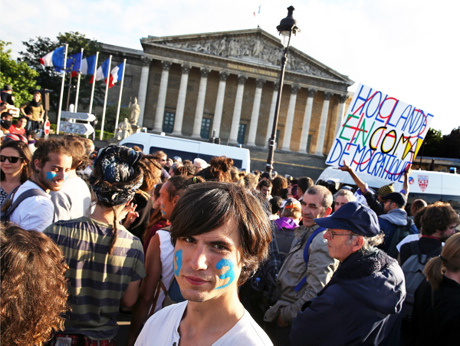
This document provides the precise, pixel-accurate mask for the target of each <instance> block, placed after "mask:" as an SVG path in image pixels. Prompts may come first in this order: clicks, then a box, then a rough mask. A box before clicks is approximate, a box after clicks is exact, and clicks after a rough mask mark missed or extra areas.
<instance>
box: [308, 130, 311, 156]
mask: <svg viewBox="0 0 460 346" xmlns="http://www.w3.org/2000/svg"><path fill="white" fill-rule="evenodd" d="M310 143H311V135H308V139H307V154H310Z"/></svg>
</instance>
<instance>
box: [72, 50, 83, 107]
mask: <svg viewBox="0 0 460 346" xmlns="http://www.w3.org/2000/svg"><path fill="white" fill-rule="evenodd" d="M82 61H83V48H82V49H81V56H80V68H79V69H78V79H77V92H76V94H75V108H74V109H75V113H77V112H78V95H79V94H80V79H81V63H82Z"/></svg>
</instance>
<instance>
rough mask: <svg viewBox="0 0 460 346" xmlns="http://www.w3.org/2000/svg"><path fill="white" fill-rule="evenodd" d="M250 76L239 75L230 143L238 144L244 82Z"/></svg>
mask: <svg viewBox="0 0 460 346" xmlns="http://www.w3.org/2000/svg"><path fill="white" fill-rule="evenodd" d="M247 79H248V77H246V76H244V75H239V76H238V89H237V90H236V98H235V107H234V108H233V118H232V128H231V129H230V137H229V139H228V142H229V143H230V144H238V128H239V125H240V119H241V106H242V104H243V94H244V83H246V80H247Z"/></svg>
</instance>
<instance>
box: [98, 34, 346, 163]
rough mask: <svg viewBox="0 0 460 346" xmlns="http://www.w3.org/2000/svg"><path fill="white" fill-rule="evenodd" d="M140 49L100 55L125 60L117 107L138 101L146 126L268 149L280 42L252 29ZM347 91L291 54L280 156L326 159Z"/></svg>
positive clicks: (108, 49)
mask: <svg viewBox="0 0 460 346" xmlns="http://www.w3.org/2000/svg"><path fill="white" fill-rule="evenodd" d="M141 44H142V47H143V50H134V49H128V48H123V47H117V46H113V45H108V44H103V52H104V53H109V54H112V55H113V56H114V57H113V59H114V61H115V63H117V62H118V61H121V60H122V59H123V58H126V59H127V69H126V73H125V86H124V88H123V99H122V104H123V106H127V105H128V103H129V99H130V97H131V96H137V98H138V102H139V106H140V109H141V114H140V118H139V123H140V124H141V125H142V126H143V127H146V128H147V129H148V130H149V131H151V132H154V133H160V132H166V133H170V134H172V135H176V136H183V137H191V138H196V139H200V138H201V139H208V138H210V137H211V136H213V135H214V136H215V137H219V138H220V139H221V143H224V144H226V143H228V144H230V145H238V144H242V145H243V146H246V147H251V146H252V147H254V146H257V147H267V144H268V138H269V137H270V135H271V132H272V126H273V118H274V113H275V104H276V99H277V97H278V92H279V85H278V81H279V74H280V64H281V55H282V51H283V47H282V45H281V42H280V41H279V39H278V38H277V37H274V36H272V35H270V34H269V33H267V32H265V31H264V30H262V29H260V28H257V29H250V30H239V31H228V32H215V33H206V34H193V35H180V36H167V37H154V36H149V37H147V38H142V39H141ZM352 84H353V81H351V80H350V79H349V78H348V77H347V76H345V75H342V74H340V73H338V72H337V71H334V70H333V69H331V68H329V67H327V66H326V65H324V64H322V63H321V62H319V61H317V60H315V59H313V58H312V57H310V56H308V55H307V54H305V53H303V52H301V51H299V50H298V49H296V48H294V47H290V49H289V53H288V61H287V65H286V74H285V80H284V87H283V89H282V98H281V107H280V115H279V124H278V130H277V139H278V140H277V149H278V150H284V151H293V152H301V153H309V154H314V155H323V154H327V152H328V150H329V148H330V147H331V145H332V142H333V140H334V138H335V136H336V131H337V129H338V125H339V124H340V122H341V119H342V115H343V113H344V108H345V101H346V100H347V89H348V87H349V86H350V85H352ZM115 94H116V93H113V95H114V96H113V97H112V98H113V100H112V101H113V102H116V100H115ZM109 100H110V98H109Z"/></svg>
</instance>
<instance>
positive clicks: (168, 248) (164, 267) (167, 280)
mask: <svg viewBox="0 0 460 346" xmlns="http://www.w3.org/2000/svg"><path fill="white" fill-rule="evenodd" d="M156 234H158V237H159V238H160V260H161V281H162V282H163V284H164V285H165V287H166V290H169V287H171V282H172V280H173V274H174V270H173V269H174V268H173V259H174V254H173V253H174V246H173V244H172V243H171V232H169V231H165V230H161V229H160V230H158V231H157V233H156ZM165 298H166V295H165V293H164V292H163V290H160V294H159V295H158V300H157V304H156V306H155V310H154V311H155V312H157V311H159V310H161V308H162V307H163V301H164V300H165Z"/></svg>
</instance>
